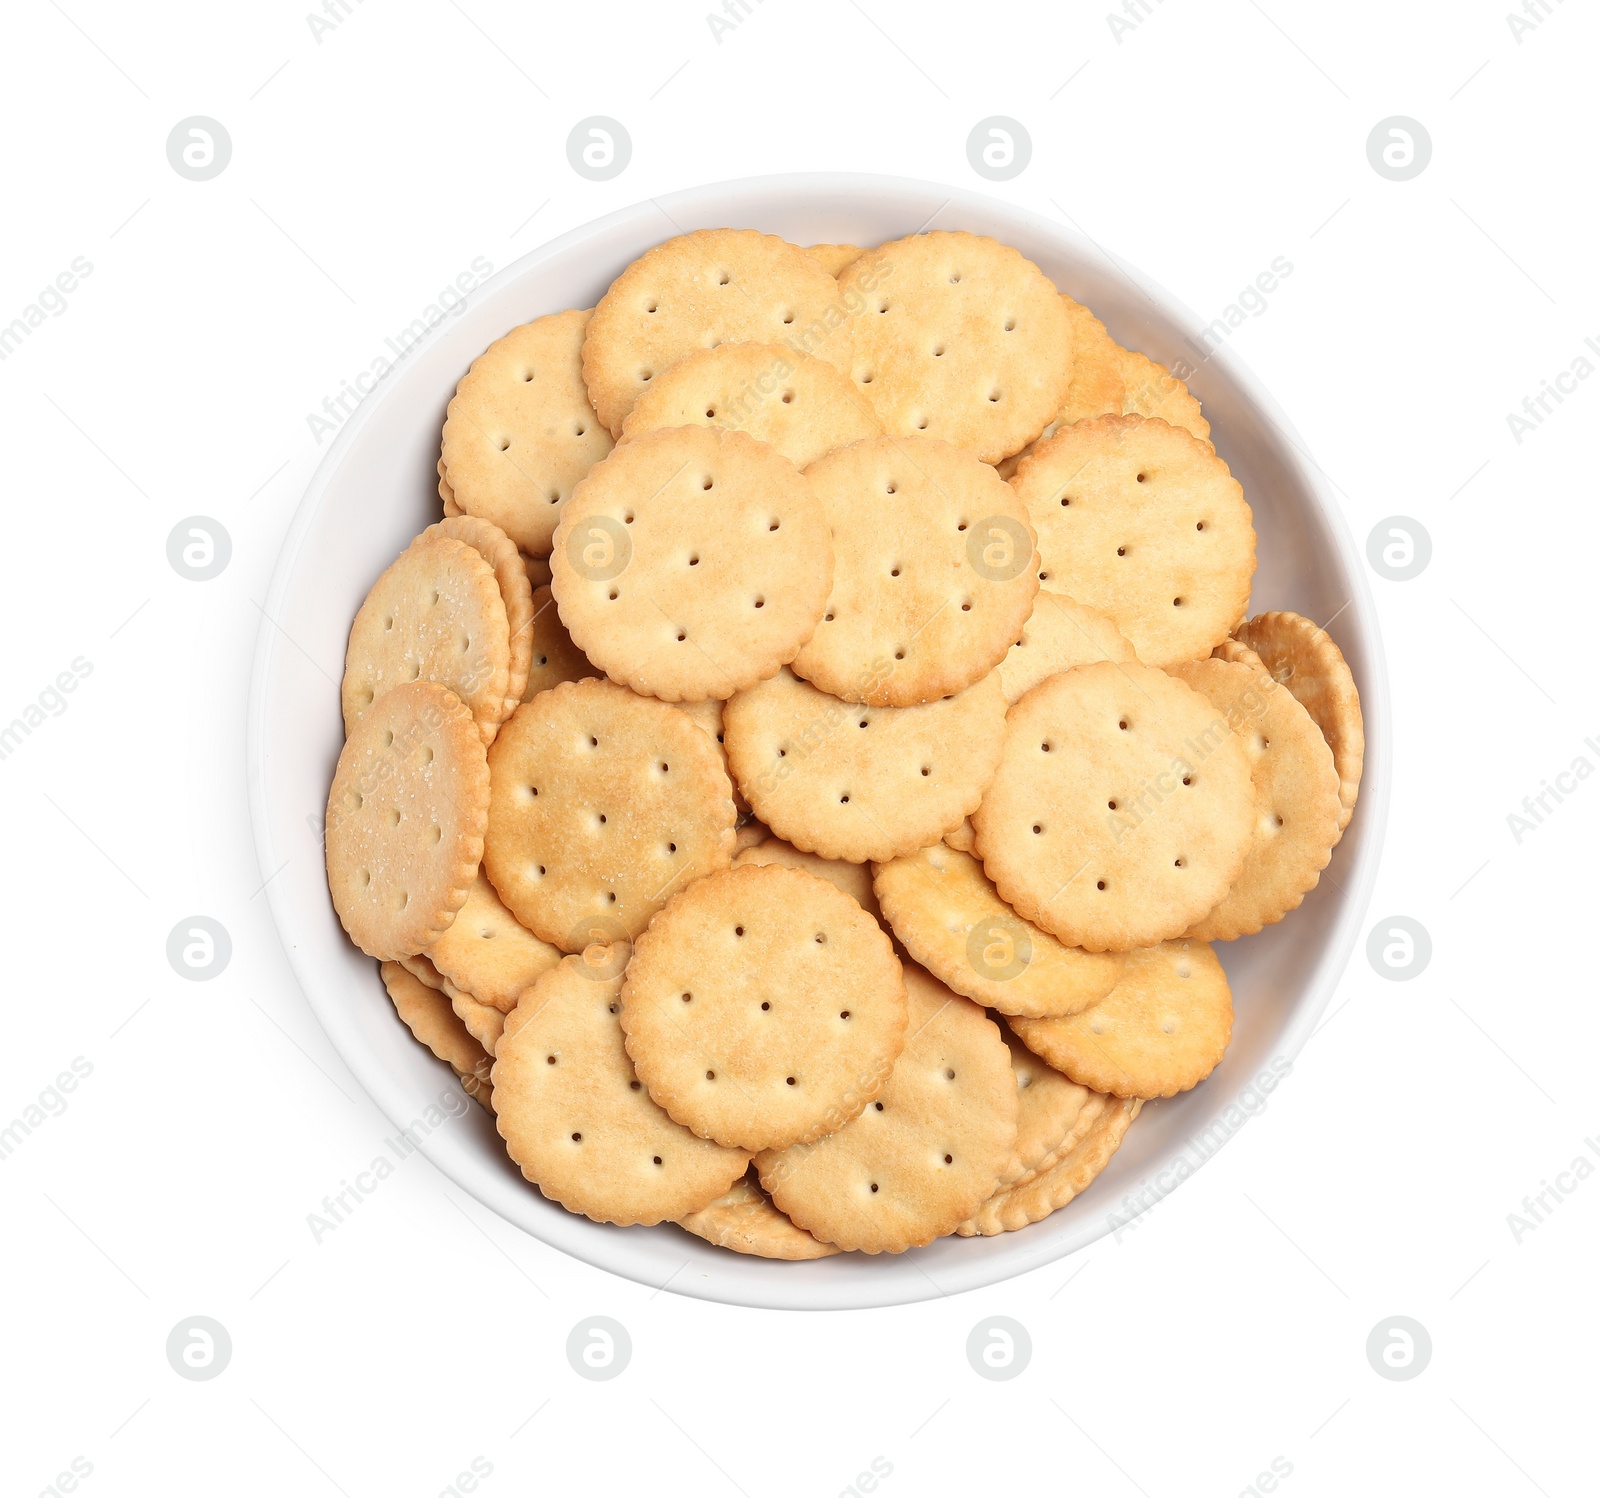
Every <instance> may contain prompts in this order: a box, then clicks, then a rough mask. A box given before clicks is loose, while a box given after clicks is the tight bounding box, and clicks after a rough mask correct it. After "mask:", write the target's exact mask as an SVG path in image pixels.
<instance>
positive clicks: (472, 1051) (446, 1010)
mask: <svg viewBox="0 0 1600 1498" xmlns="http://www.w3.org/2000/svg"><path fill="white" fill-rule="evenodd" d="M379 972H380V973H381V974H382V976H383V986H384V987H385V988H386V989H387V990H388V991H389V999H390V1002H391V1003H393V1005H394V1008H395V1013H396V1014H398V1015H399V1016H400V1019H401V1022H402V1023H403V1024H404V1025H405V1027H406V1029H408V1030H409V1031H410V1032H411V1033H412V1035H413V1036H415V1037H416V1039H418V1040H419V1041H421V1042H422V1044H423V1045H425V1046H427V1048H428V1049H429V1050H430V1051H432V1052H433V1054H434V1055H435V1056H437V1057H438V1058H439V1059H440V1060H441V1061H444V1062H447V1063H448V1064H449V1065H450V1066H451V1067H453V1068H454V1069H455V1072H456V1074H457V1075H458V1076H460V1075H463V1074H465V1075H467V1076H483V1077H486V1076H488V1074H489V1054H488V1052H487V1051H485V1050H484V1048H483V1047H482V1046H481V1045H479V1044H478V1042H477V1041H476V1040H474V1039H473V1038H472V1036H471V1035H469V1034H468V1033H467V1027H466V1026H465V1025H464V1024H462V1023H461V1020H460V1019H459V1018H458V1017H457V1016H456V1013H455V1011H454V1010H453V1009H452V1008H451V1006H450V1000H449V999H448V998H447V997H446V996H445V995H444V994H443V993H441V992H440V991H439V990H438V989H436V988H429V987H428V985H427V984H425V983H423V982H422V981H421V980H420V979H418V978H417V977H415V976H414V975H413V974H412V973H409V972H407V971H406V969H405V968H403V967H401V966H400V964H399V963H398V962H385V963H381V964H380V965H379Z"/></svg>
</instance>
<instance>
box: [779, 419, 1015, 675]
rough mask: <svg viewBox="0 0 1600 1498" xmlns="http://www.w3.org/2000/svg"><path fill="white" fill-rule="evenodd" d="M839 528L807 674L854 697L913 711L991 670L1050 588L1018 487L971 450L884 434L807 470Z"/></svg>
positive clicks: (805, 652) (802, 668) (799, 658)
mask: <svg viewBox="0 0 1600 1498" xmlns="http://www.w3.org/2000/svg"><path fill="white" fill-rule="evenodd" d="M806 479H807V481H808V482H809V484H810V485H811V488H812V491H813V492H814V493H815V494H816V496H817V498H818V500H820V501H821V504H822V510H823V514H824V515H825V516H826V518H827V522H828V525H829V526H830V528H831V529H832V531H833V537H834V564H833V591H832V592H831V593H830V594H829V596H828V607H827V610H826V612H825V613H824V614H823V616H822V621H821V623H819V624H818V625H817V629H816V633H815V634H814V635H812V637H811V639H810V641H809V642H808V643H807V644H806V645H805V647H804V648H803V649H802V650H801V651H800V652H799V654H798V655H796V656H795V657H794V660H793V663H792V666H793V670H794V673H795V675H796V676H803V677H805V678H806V680H808V681H810V682H812V683H813V684H814V685H816V686H818V687H821V688H822V690H823V691H825V692H828V693H831V694H832V695H833V696H835V697H841V698H843V699H844V700H845V701H846V702H867V703H872V704H873V705H875V706H879V707H911V706H913V705H915V704H917V703H921V702H932V701H934V700H936V699H937V698H940V697H947V696H949V695H950V694H951V693H952V692H959V691H961V690H963V689H964V688H966V687H969V686H971V685H972V684H973V682H975V681H978V680H979V679H980V678H982V677H984V676H986V675H988V673H989V671H990V670H991V669H992V668H993V667H994V666H996V665H997V664H999V662H1000V660H1001V659H1002V658H1003V657H1004V656H1005V653H1006V651H1007V650H1008V649H1009V648H1010V647H1011V644H1012V642H1013V641H1014V640H1015V639H1016V638H1017V635H1018V632H1019V631H1020V630H1021V629H1022V626H1023V624H1024V623H1025V622H1026V620H1027V618H1028V615H1029V613H1030V611H1031V610H1032V608H1033V597H1034V594H1035V593H1037V592H1038V590H1039V582H1038V578H1037V577H1036V576H1035V573H1036V572H1037V570H1038V556H1037V553H1036V552H1035V550H1034V544H1033V531H1032V528H1031V527H1030V526H1029V524H1028V515H1027V511H1026V509H1025V508H1024V507H1023V505H1022V503H1021V501H1020V500H1019V499H1018V497H1017V494H1016V492H1015V491H1014V490H1013V489H1012V488H1011V486H1010V485H1009V484H1006V483H1004V482H1002V480H1001V479H1000V478H999V477H998V475H996V473H995V471H994V469H992V468H991V467H989V465H988V464H987V463H980V462H979V461H978V460H977V459H976V458H975V457H973V456H972V454H971V453H968V452H963V451H962V450H961V449H960V448H957V447H952V446H950V444H949V443H947V442H935V441H931V440H929V439H928V438H909V437H874V438H869V439H867V440H865V441H862V442H855V443H852V444H851V445H850V446H849V447H842V448H839V449H838V450H837V451H836V452H831V453H829V454H828V455H827V456H826V457H825V458H822V459H820V460H819V461H818V462H815V463H813V464H812V465H811V466H810V467H809V468H808V469H806Z"/></svg>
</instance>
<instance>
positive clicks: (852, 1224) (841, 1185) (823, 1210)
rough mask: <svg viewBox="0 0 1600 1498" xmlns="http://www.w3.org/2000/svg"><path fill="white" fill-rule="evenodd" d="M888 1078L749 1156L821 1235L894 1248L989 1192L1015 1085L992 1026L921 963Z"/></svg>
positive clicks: (925, 1235)
mask: <svg viewBox="0 0 1600 1498" xmlns="http://www.w3.org/2000/svg"><path fill="white" fill-rule="evenodd" d="M906 991H907V994H908V996H909V999H910V1023H909V1026H908V1029H907V1039H906V1047H905V1050H904V1051H903V1052H902V1053H901V1056H900V1059H899V1061H898V1062H897V1063H896V1065H895V1068H894V1071H893V1072H892V1073H891V1075H890V1077H889V1081H888V1085H887V1086H885V1087H884V1089H883V1093H882V1095H881V1096H880V1097H878V1098H876V1099H875V1100H874V1101H873V1103H872V1105H871V1106H870V1107H868V1108H867V1109H866V1110H865V1111H863V1112H862V1114H861V1115H860V1117H858V1118H856V1119H854V1120H852V1121H851V1122H850V1123H848V1124H846V1125H845V1126H844V1127H843V1128H842V1129H839V1130H838V1131H837V1132H836V1133H833V1134H830V1135H828V1136H827V1137H826V1138H824V1139H819V1140H817V1141H816V1142H815V1143H813V1144H801V1145H795V1146H793V1147H791V1148H789V1149H786V1150H773V1151H768V1152H766V1153H764V1154H761V1155H758V1156H757V1157H756V1168H757V1169H758V1170H759V1171H760V1173H761V1184H762V1185H763V1186H764V1187H765V1188H766V1189H767V1190H768V1191H769V1192H770V1193H771V1195H772V1199H773V1201H774V1202H775V1203H776V1204H777V1206H778V1207H779V1209H780V1210H781V1211H783V1212H785V1213H787V1214H788V1216H789V1217H790V1218H791V1219H792V1220H793V1221H794V1223H795V1224H796V1225H797V1226H799V1227H802V1228H804V1229H805V1230H806V1231H807V1232H809V1233H812V1234H813V1235H814V1236H816V1237H818V1238H821V1239H823V1240H824V1241H825V1242H828V1243H836V1244H838V1245H839V1247H840V1248H844V1249H860V1250H861V1251H862V1252H864V1253H901V1252H903V1251H904V1250H905V1249H908V1248H920V1247H921V1246H922V1245H923V1244H925V1243H931V1242H932V1241H933V1239H935V1238H937V1237H940V1236H941V1235H943V1234H945V1233H948V1232H951V1231H953V1230H954V1229H955V1227H956V1225H957V1224H958V1223H960V1222H961V1221H963V1220H964V1219H965V1218H967V1217H968V1216H970V1215H971V1213H972V1212H973V1211H975V1210H976V1209H977V1207H978V1206H979V1204H980V1203H981V1202H983V1201H984V1200H986V1199H987V1198H988V1197H989V1196H990V1195H991V1194H992V1193H993V1191H994V1189H995V1186H996V1184H997V1183H998V1181H999V1179H1000V1172H1001V1171H1002V1170H1003V1169H1004V1168H1005V1166H1006V1165H1007V1164H1008V1162H1009V1161H1010V1159H1011V1153H1012V1149H1013V1147H1014V1146H1015V1143H1016V1137H1017V1084H1016V1077H1015V1074H1014V1073H1013V1072H1012V1070H1011V1056H1010V1052H1009V1051H1007V1049H1006V1046H1005V1042H1004V1041H1003V1040H1002V1039H1001V1038H1000V1031H999V1028H998V1027H997V1026H996V1025H995V1023H994V1021H993V1020H991V1019H990V1018H989V1017H988V1016H987V1015H986V1014H985V1013H984V1012H983V1010H982V1009H980V1008H979V1007H978V1006H977V1005H976V1004H974V1003H972V1002H971V1001H970V1000H968V999H964V998H962V997H961V996H960V995H959V994H954V993H951V991H950V990H949V989H948V988H946V987H944V985H943V984H941V983H939V982H937V981H936V980H935V979H933V978H930V977H929V976H928V975H927V974H926V973H924V972H923V971H922V970H921V969H920V968H907V969H906Z"/></svg>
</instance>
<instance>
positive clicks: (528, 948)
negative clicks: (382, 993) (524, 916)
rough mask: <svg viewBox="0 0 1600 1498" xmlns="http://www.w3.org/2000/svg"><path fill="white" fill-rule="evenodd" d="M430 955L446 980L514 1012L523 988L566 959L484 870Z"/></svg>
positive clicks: (480, 872)
mask: <svg viewBox="0 0 1600 1498" xmlns="http://www.w3.org/2000/svg"><path fill="white" fill-rule="evenodd" d="M427 955H428V957H429V959H430V960H431V961H432V963H433V966H434V967H435V969H436V970H437V971H438V973H439V975H440V978H441V980H443V979H448V980H449V981H450V982H451V983H454V984H455V985H456V986H457V987H458V988H464V989H466V990H467V992H468V993H470V994H471V995H472V996H473V997H474V998H476V999H477V1000H479V1002H480V1003H484V1004H491V1005H493V1006H494V1008H496V1009H498V1010H499V1011H500V1012H501V1013H502V1014H510V1013H511V1011H512V1010H513V1009H515V1008H516V1007H517V1000H518V999H519V998H520V997H521V996H522V991H523V989H525V988H526V987H527V986H528V985H529V984H530V983H532V982H533V980H534V979H535V978H537V977H538V976H539V975H540V974H541V973H545V972H548V971H549V970H550V969H551V968H553V967H554V966H555V965H556V963H557V962H559V961H560V960H561V950H560V948H558V947H553V946H551V945H550V943H549V942H545V941H540V940H539V938H538V937H537V936H535V935H534V934H533V932H531V931H529V930H526V929H525V928H524V927H522V926H520V925H518V924H517V918H516V917H515V916H514V915H512V913H511V912H510V911H509V910H507V909H506V907H505V906H504V905H503V904H502V903H501V900H500V896H499V895H497V894H496V893H495V890H494V886H493V885H492V884H490V883H489V880H488V878H487V876H486V875H485V874H484V873H483V871H482V870H481V869H480V870H479V871H478V877H477V878H476V879H474V880H473V881H472V888H471V889H469V890H468V891H467V898H466V903H465V904H463V905H462V907H461V909H460V910H458V911H457V912H456V918H455V920H454V921H452V922H451V923H450V929H449V930H448V931H446V932H445V933H444V934H443V935H442V936H440V937H439V938H438V939H437V940H436V941H435V942H434V943H433V945H432V946H430V947H429V948H428V954H427ZM441 986H442V983H441Z"/></svg>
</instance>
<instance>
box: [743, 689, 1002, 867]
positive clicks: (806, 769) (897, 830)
mask: <svg viewBox="0 0 1600 1498" xmlns="http://www.w3.org/2000/svg"><path fill="white" fill-rule="evenodd" d="M1004 715H1005V699H1004V697H1003V696H1002V695H1001V692H1000V682H999V679H998V678H997V677H996V676H995V675H993V673H991V674H990V675H989V676H986V677H985V678H984V679H983V680H982V681H980V682H979V683H977V685H976V686H971V687H968V688H967V690H966V691H964V692H958V693H957V694H956V695H955V696H954V697H951V698H949V699H948V700H946V701H943V702H929V703H926V704H924V705H923V706H921V707H861V706H856V705H852V704H850V703H846V702H841V701H839V699H838V698H836V697H831V696H829V695H828V694H827V693H825V692H820V691H818V690H817V688H816V687H814V686H812V685H811V684H810V683H809V682H804V681H801V680H800V679H799V678H798V677H797V676H795V675H793V674H792V673H791V672H789V671H787V670H785V671H780V672H779V673H778V675H776V676H774V677H773V678H772V679H771V680H770V681H764V682H762V683H761V684H760V685H759V686H756V687H752V688H751V689H750V690H749V691H746V692H741V693H740V694H739V695H738V696H737V697H735V698H734V699H733V700H732V701H731V702H729V703H728V705H727V707H726V709H725V710H724V712H723V730H724V732H723V736H724V739H725V743H726V748H727V751H728V763H729V765H730V766H731V767H732V769H733V773H734V776H735V778H736V779H737V780H738V782H739V788H740V789H741V790H742V791H743V792H744V794H745V799H746V800H748V801H749V803H750V805H751V807H752V808H753V809H754V811H755V813H756V815H757V816H758V817H760V818H761V820H762V821H763V822H765V823H766V824H767V826H769V827H770V828H771V829H772V830H773V832H775V833H776V834H777V835H778V836H779V837H781V838H782V839H783V840H784V841H785V842H788V843H792V844H793V845H794V846H795V847H797V848H800V849H802V850H803V851H805V852H807V853H820V854H821V855H822V856H823V857H824V858H843V859H846V860H848V861H849V862H851V863H865V862H866V861H867V860H869V859H876V860H880V861H881V860H884V859H889V858H897V857H899V856H900V854H902V853H910V852H913V851H914V850H915V849H917V848H924V847H927V846H928V844H929V843H934V842H937V841H938V840H939V839H940V838H941V837H943V836H944V834H945V833H946V832H949V831H951V830H952V829H953V828H955V827H957V826H959V825H960V823H961V819H962V818H963V817H965V816H967V815H968V814H969V813H970V812H972V811H973V810H974V809H975V808H976V806H977V804H978V802H979V801H980V800H981V799H982V797H983V792H984V787H985V786H987V785H988V783H989V781H990V779H991V778H992V776H993V774H994V770H995V766H996V765H997V764H998V763H999V758H1000V747H1001V744H1002V742H1003V740H1004V737H1005V716H1004Z"/></svg>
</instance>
